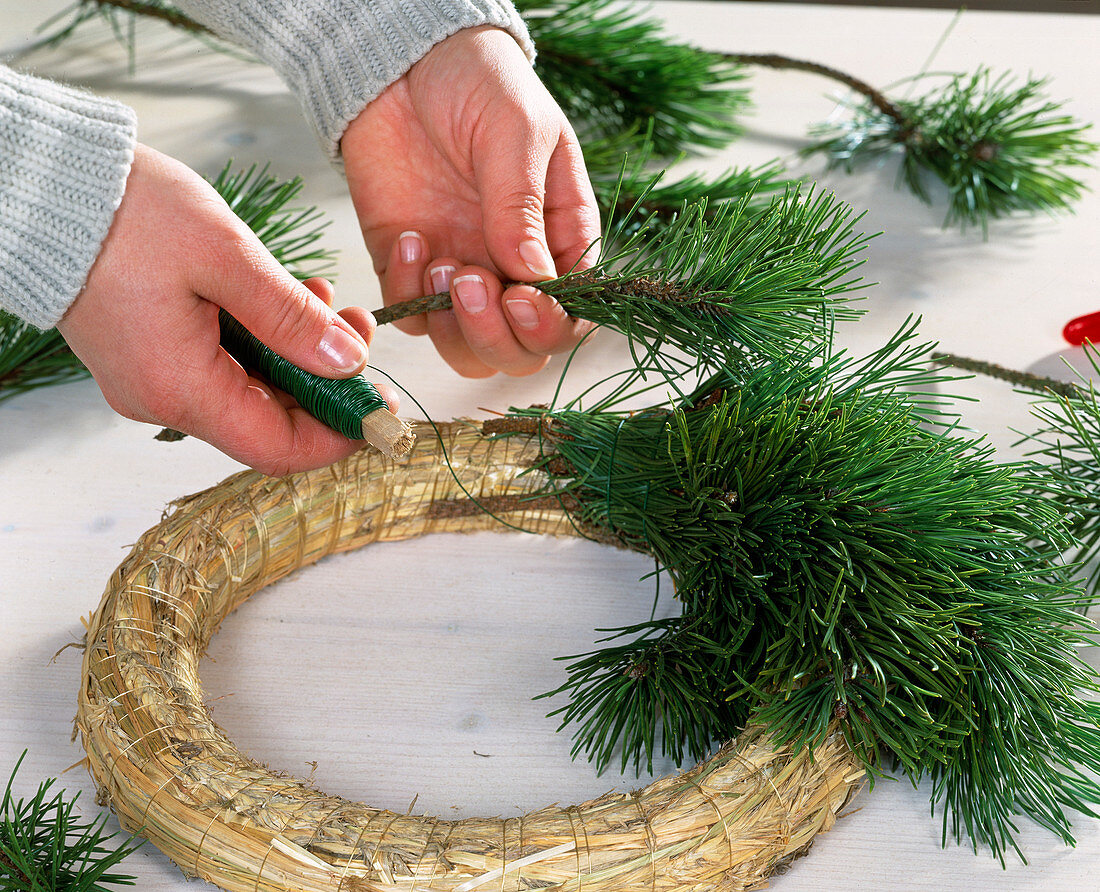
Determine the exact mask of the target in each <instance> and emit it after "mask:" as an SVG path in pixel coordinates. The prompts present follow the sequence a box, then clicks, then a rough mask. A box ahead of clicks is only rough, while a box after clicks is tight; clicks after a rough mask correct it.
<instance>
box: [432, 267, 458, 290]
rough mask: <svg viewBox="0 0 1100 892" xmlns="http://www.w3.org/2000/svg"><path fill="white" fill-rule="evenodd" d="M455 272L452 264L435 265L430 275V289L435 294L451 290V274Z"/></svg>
mask: <svg viewBox="0 0 1100 892" xmlns="http://www.w3.org/2000/svg"><path fill="white" fill-rule="evenodd" d="M454 274H455V268H454V267H453V266H437V267H435V268H434V269H432V271H431V273H430V275H431V280H432V290H433V291H434V292H435V293H436V294H443V292H445V291H450V290H451V276H453V275H454Z"/></svg>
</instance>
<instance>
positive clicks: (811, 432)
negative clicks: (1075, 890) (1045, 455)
mask: <svg viewBox="0 0 1100 892" xmlns="http://www.w3.org/2000/svg"><path fill="white" fill-rule="evenodd" d="M914 338H915V326H914V325H912V324H911V325H909V326H907V327H906V328H905V329H903V330H902V331H901V332H899V334H898V335H897V336H896V337H895V338H894V339H893V340H892V341H891V342H890V343H888V344H887V345H885V346H884V347H883V348H882V349H881V350H879V351H876V353H874V354H872V355H871V356H869V357H866V358H865V359H863V360H860V361H857V360H855V359H853V358H851V357H847V356H844V355H842V354H836V353H832V352H831V351H830V349H829V347H828V345H827V344H826V345H819V347H818V348H817V349H816V350H814V351H806V352H803V353H802V354H792V355H791V356H788V357H779V356H777V357H769V358H768V359H767V360H764V361H760V362H756V363H754V364H751V365H746V366H741V367H737V368H733V367H730V368H724V369H720V370H718V371H717V372H716V373H715V374H714V375H713V376H711V377H710V378H708V379H706V380H704V381H702V382H701V383H700V384H699V385H698V386H697V387H696V388H695V389H694V390H692V391H691V392H689V393H688V394H687V395H686V396H685V397H683V398H678V399H676V400H674V401H672V402H666V403H660V404H657V405H654V406H653V407H651V408H650V409H648V410H641V411H638V410H635V411H629V412H628V411H620V410H617V409H616V408H615V407H614V405H613V403H612V402H610V401H609V402H605V403H603V404H598V405H595V406H590V407H586V408H585V410H584V411H580V410H579V408H578V407H576V406H566V407H564V408H560V409H549V410H547V409H545V408H538V409H531V410H526V411H522V412H516V413H515V414H517V415H520V416H523V417H532V416H533V417H535V418H538V419H540V424H539V429H540V430H542V431H543V432H544V437H545V440H546V442H547V444H548V446H547V458H546V463H545V470H546V471H547V473H548V474H549V475H550V477H551V478H552V483H551V484H550V486H549V487H548V488H547V491H546V492H543V493H539V494H538V496H539V497H545V496H546V495H556V496H558V497H559V498H560V499H561V501H562V504H563V505H566V506H568V507H569V508H570V510H571V511H572V513H573V515H574V517H575V519H576V521H577V523H578V524H579V525H580V526H581V528H582V529H583V528H588V529H592V530H595V531H600V532H599V534H598V535H599V537H600V538H607V537H611V538H615V539H618V540H619V541H622V542H624V543H625V544H627V545H630V546H632V547H634V548H639V549H642V550H644V551H647V552H648V553H650V554H652V555H653V556H654V558H655V559H656V560H657V562H658V565H659V566H660V568H661V569H662V570H664V571H666V572H667V573H668V574H669V575H670V576H671V578H672V579H673V581H674V583H675V586H676V596H677V599H678V600H679V602H680V604H681V607H682V615H681V616H679V617H676V618H674V619H671V620H666V621H661V622H653V623H648V624H642V625H640V626H635V627H632V628H628V629H620V630H615V637H614V641H615V643H614V644H610V645H608V644H603V645H602V646H601V647H600V648H599V649H598V650H596V651H594V652H592V653H589V654H585V655H580V656H577V657H573V658H570V663H569V665H568V678H567V680H566V681H565V683H564V684H563V685H562V686H561V687H560V688H559V689H558V690H557V691H555V692H553V693H556V694H565V695H568V697H569V702H568V703H567V705H565V706H564V707H562V708H561V709H559V710H558V712H557V714H558V715H559V716H560V717H561V719H562V723H563V727H564V726H572V727H573V729H574V738H575V746H574V752H575V753H578V754H579V753H584V754H586V755H587V756H588V757H589V758H590V759H592V760H594V761H595V762H596V764H597V765H598V766H599V767H601V768H602V767H603V766H605V765H606V764H607V763H608V762H609V761H610V760H611V758H612V757H613V756H614V755H615V754H616V753H619V754H620V756H621V760H622V764H623V766H624V767H625V766H626V765H627V764H629V763H631V762H633V764H634V765H635V767H642V766H649V765H650V764H651V760H652V757H653V754H654V752H655V751H656V749H657V746H658V744H659V745H660V747H661V749H662V751H663V752H665V753H666V754H670V755H673V756H675V757H677V758H679V759H682V758H699V757H701V756H703V755H705V753H706V751H707V748H708V745H709V742H710V740H714V739H721V738H723V737H727V736H730V735H732V734H734V733H736V732H737V731H738V730H739V728H740V727H742V725H743V723H744V722H745V721H748V720H750V719H751V720H753V721H760V722H762V723H764V724H765V725H766V726H767V727H768V728H769V729H770V730H771V732H772V733H774V734H776V735H777V736H778V738H779V739H780V740H782V741H789V742H792V743H794V744H795V745H797V746H800V747H801V746H811V747H812V746H814V745H815V744H817V743H820V742H821V741H822V740H823V739H824V738H825V736H827V735H828V734H829V733H831V730H832V729H833V728H834V727H839V729H840V731H841V733H843V734H844V735H845V737H846V739H847V740H848V741H849V743H850V744H851V746H852V748H853V751H854V752H856V753H857V754H859V755H860V756H861V758H862V759H863V761H864V763H865V765H866V766H867V768H868V769H869V770H871V771H872V772H877V771H881V770H883V768H884V767H886V766H887V765H889V764H890V763H891V762H896V763H897V764H898V765H899V766H900V767H901V769H902V770H903V771H904V772H905V773H906V774H907V775H908V776H909V777H910V778H911V779H912V780H913V781H914V783H915V782H917V781H919V780H920V779H922V778H925V777H928V778H931V779H932V781H933V789H934V793H933V802H934V804H936V805H937V806H939V807H940V808H942V810H943V813H944V827H945V834H950V835H951V836H953V837H955V838H964V837H969V838H970V839H971V840H972V841H973V842H974V843H975V844H979V843H980V844H984V845H987V846H989V847H990V849H991V850H992V852H993V854H994V855H996V856H997V857H999V858H1001V859H1002V860H1003V858H1004V855H1005V854H1006V852H1007V851H1008V850H1009V849H1013V848H1015V847H1016V842H1015V836H1016V830H1015V827H1014V824H1013V820H1014V816H1016V815H1020V814H1023V815H1027V816H1029V817H1031V818H1032V819H1034V820H1036V821H1038V822H1039V823H1041V824H1042V825H1043V826H1045V827H1048V828H1050V829H1051V830H1053V831H1054V832H1056V833H1057V834H1058V835H1059V836H1060V837H1061V838H1063V839H1064V840H1066V841H1071V840H1072V833H1071V828H1070V819H1069V817H1068V815H1069V813H1070V812H1073V811H1077V812H1083V813H1085V814H1092V812H1093V810H1094V809H1095V807H1096V805H1097V803H1100V785H1098V784H1097V782H1096V780H1095V774H1094V773H1095V772H1098V771H1100V709H1098V707H1097V706H1096V704H1095V703H1094V702H1091V700H1090V698H1091V697H1093V696H1095V695H1096V694H1097V693H1100V677H1098V675H1097V673H1096V672H1095V671H1094V670H1093V669H1092V668H1091V667H1089V666H1088V664H1086V663H1084V662H1083V661H1082V660H1081V657H1080V649H1081V647H1082V646H1084V645H1087V644H1095V643H1098V642H1097V634H1096V630H1095V629H1094V627H1093V626H1092V624H1091V623H1088V622H1087V621H1085V620H1084V619H1083V618H1082V617H1081V616H1080V614H1079V613H1078V612H1077V609H1078V608H1079V607H1080V605H1081V603H1082V595H1081V592H1080V590H1079V589H1078V587H1077V586H1076V584H1075V582H1074V581H1073V579H1072V578H1071V574H1070V572H1069V570H1068V569H1067V568H1066V567H1065V566H1064V565H1063V563H1062V560H1061V554H1062V553H1063V551H1064V550H1065V549H1067V548H1069V547H1070V546H1071V544H1072V541H1073V539H1072V535H1071V530H1070V529H1069V528H1068V527H1067V525H1066V522H1065V516H1064V515H1065V511H1064V509H1063V507H1062V503H1061V502H1060V501H1059V500H1055V499H1052V498H1051V495H1052V494H1054V492H1055V490H1056V487H1055V485H1054V484H1052V483H1051V479H1050V476H1049V474H1048V472H1047V470H1046V468H1045V467H1044V466H1042V465H1040V464H1038V463H1035V462H1022V463H1014V464H998V463H997V462H995V461H994V460H993V457H992V454H991V450H990V448H989V447H988V446H986V445H984V444H983V443H981V442H980V441H979V440H976V439H971V438H967V437H963V436H960V435H959V434H958V432H957V431H956V430H955V429H954V428H953V427H951V426H950V425H948V426H947V427H943V426H942V425H941V426H940V427H939V428H938V429H934V428H929V426H928V425H927V421H928V420H929V415H928V411H927V409H928V406H927V404H926V403H925V402H923V401H922V400H919V399H918V400H917V401H916V402H914V400H913V398H912V397H911V396H910V394H909V390H910V389H915V390H917V391H918V392H923V393H926V394H931V393H933V392H934V391H935V390H936V387H937V384H938V383H939V382H940V381H942V378H940V377H939V376H940V375H941V374H942V373H940V372H937V371H935V370H934V368H933V367H930V364H929V362H928V353H929V349H930V348H929V346H928V345H920V344H917V343H916V342H915V341H914ZM650 370H651V371H653V372H654V373H655V374H660V371H661V370H660V368H659V367H658V366H657V365H656V364H653V365H651V367H650ZM625 396H628V395H627V394H622V393H620V394H616V397H615V399H616V400H621V399H623V398H624V397H625ZM934 417H935V416H934ZM938 417H939V418H940V420H941V421H946V419H945V418H943V416H938ZM623 639H625V641H624V640H623ZM1090 772H1091V773H1090ZM1017 851H1018V850H1017Z"/></svg>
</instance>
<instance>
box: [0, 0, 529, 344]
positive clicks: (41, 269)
mask: <svg viewBox="0 0 1100 892" xmlns="http://www.w3.org/2000/svg"><path fill="white" fill-rule="evenodd" d="M177 5H178V6H179V7H180V8H181V9H183V10H184V11H185V12H187V13H188V14H189V15H191V16H193V17H194V18H195V19H197V20H198V21H201V22H202V23H203V24H205V25H207V26H208V27H210V28H212V29H213V30H214V31H215V32H217V33H218V34H220V35H222V36H223V37H226V38H228V39H229V40H232V41H234V42H236V43H238V44H239V45H241V46H243V47H245V48H247V49H249V50H251V51H252V52H253V53H255V54H256V55H257V56H259V57H260V58H261V59H263V60H264V61H266V62H268V63H269V64H270V65H271V66H272V67H274V68H275V70H276V71H278V72H279V74H280V75H281V76H282V77H283V79H284V80H285V81H286V82H287V84H288V85H289V86H290V88H291V89H292V90H293V91H294V92H295V93H296V94H297V96H298V98H299V100H300V101H301V103H302V106H303V108H304V110H305V114H306V117H307V119H308V120H309V122H310V123H311V124H312V126H313V128H314V130H315V131H316V133H317V136H318V138H319V139H320V141H321V144H322V146H323V147H324V148H325V150H326V151H327V152H328V153H329V155H330V156H331V157H333V158H334V159H335V158H337V157H338V154H339V142H340V137H341V135H342V134H343V132H344V130H345V129H346V127H347V125H348V124H349V123H350V122H351V121H352V120H354V119H355V117H356V115H358V114H359V112H360V111H362V109H363V108H364V107H365V106H366V105H367V103H369V102H370V101H371V100H372V99H374V98H375V97H376V96H377V95H378V94H379V93H381V92H382V90H384V89H385V88H386V87H387V86H388V85H389V84H391V83H392V82H393V81H395V80H397V79H398V78H399V77H401V75H403V74H404V73H405V72H406V71H407V70H408V69H409V68H410V67H411V66H412V65H413V63H414V62H416V61H417V60H418V59H420V58H421V57H422V56H424V55H425V54H426V53H427V52H428V50H430V49H431V48H432V47H433V46H434V45H435V44H437V43H438V42H439V41H441V40H443V39H444V38H446V37H449V36H450V35H452V34H454V33H455V32H457V31H460V30H462V29H463V28H468V27H472V26H475V25H483V24H488V25H496V26H499V27H502V28H505V29H507V30H508V31H509V32H510V33H511V34H512V35H513V36H514V37H515V38H516V40H517V41H519V43H520V45H521V46H522V47H523V48H524V50H525V51H526V52H527V54H528V56H529V57H531V56H533V48H532V47H531V43H530V39H529V37H528V35H527V31H526V29H525V27H524V25H523V22H522V20H521V19H520V18H519V15H518V14H517V13H516V11H515V9H514V8H513V7H512V5H511V4H510V3H509V2H508V0H177ZM136 131H137V127H136V121H135V117H134V113H133V111H132V110H130V109H129V108H127V107H126V106H124V105H122V104H120V103H117V102H113V101H111V100H107V99H101V98H98V97H95V96H91V95H89V94H87V93H84V92H81V91H78V90H73V89H71V88H68V87H63V86H61V85H59V84H56V83H53V82H51V81H46V80H42V79H40V78H34V77H30V76H28V75H25V74H19V73H17V72H15V71H12V70H11V69H9V68H5V67H3V66H0V307H3V308H4V309H6V310H8V311H9V312H12V313H14V314H15V315H17V316H19V317H21V318H23V319H25V320H27V321H28V322H30V323H32V324H34V325H36V326H39V327H40V328H49V327H50V326H52V325H54V324H56V323H57V321H58V320H59V319H60V318H61V317H62V315H64V313H65V310H66V309H68V307H69V304H71V303H72V302H73V300H74V299H75V298H76V296H77V294H79V292H80V289H81V288H82V287H83V285H84V281H85V279H86V278H87V276H88V272H89V270H90V269H91V267H92V264H93V262H94V261H95V258H96V255H97V254H98V253H99V249H100V245H101V244H102V243H103V239H104V238H105V237H106V235H107V230H108V228H109V227H110V225H111V219H112V217H113V216H114V212H115V210H116V209H117V208H118V206H119V203H120V202H121V201H122V193H123V191H124V189H125V186H126V177H127V175H128V173H129V170H130V164H131V162H132V161H133V154H134V143H135V140H136Z"/></svg>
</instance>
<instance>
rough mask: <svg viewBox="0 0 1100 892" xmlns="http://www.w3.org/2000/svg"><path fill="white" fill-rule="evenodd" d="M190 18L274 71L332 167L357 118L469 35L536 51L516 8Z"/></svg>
mask: <svg viewBox="0 0 1100 892" xmlns="http://www.w3.org/2000/svg"><path fill="white" fill-rule="evenodd" d="M177 5H178V6H179V7H180V9H182V10H184V11H185V12H187V13H188V14H189V15H191V16H193V17H194V18H195V19H197V20H198V21H200V22H202V23H203V24H204V25H206V26H207V27H209V28H211V29H212V30H213V31H215V32H216V33H217V34H219V35H220V36H222V37H224V38H226V39H227V40H231V41H233V42H234V43H236V44H239V45H241V46H243V47H245V48H247V49H248V50H250V51H252V52H253V53H255V54H256V55H257V56H259V57H260V58H261V59H263V60H264V61H265V62H267V63H268V64H269V65H271V66H272V67H273V68H274V69H275V70H276V71H277V72H278V73H279V74H280V75H281V76H282V78H283V80H285V81H286V83H287V84H288V85H289V87H290V88H291V90H293V91H294V93H295V94H296V95H297V96H298V99H299V101H300V102H301V103H302V106H303V108H304V110H305V113H306V117H307V118H308V119H309V121H310V123H311V124H312V125H313V128H314V130H315V132H316V134H317V137H318V139H320V141H321V145H322V146H323V148H324V149H325V151H326V152H327V153H328V155H329V157H330V158H331V159H332V160H334V161H335V160H339V154H340V138H341V137H342V136H343V133H344V131H345V130H346V129H347V126H348V124H350V123H351V122H352V121H353V120H354V119H355V117H356V116H357V115H358V114H359V112H361V111H362V110H363V109H364V108H365V107H366V105H367V104H368V103H369V102H370V101H371V100H372V99H374V98H375V97H376V96H378V94H379V93H381V92H382V91H383V90H384V89H385V88H386V87H388V86H389V85H390V84H391V83H393V82H394V81H395V80H397V79H398V78H400V77H401V76H402V75H403V74H404V73H405V72H406V71H408V70H409V69H410V68H411V67H412V66H413V64H414V63H415V62H416V61H417V60H419V59H420V58H421V57H423V56H424V55H425V54H426V53H427V52H428V50H430V49H431V48H432V47H433V46H435V44H437V43H439V42H440V41H442V40H444V39H445V38H447V37H450V36H451V35H452V34H455V33H456V32H458V31H461V30H462V29H463V28H470V27H473V26H476V25H494V26H497V27H500V28H503V29H505V30H507V31H508V32H509V33H510V34H511V35H512V36H513V37H514V38H515V39H516V41H517V42H518V43H519V44H520V46H521V47H522V48H523V50H524V52H525V53H526V54H527V56H528V58H530V59H534V47H533V46H532V44H531V39H530V37H529V35H528V33H527V28H526V26H525V25H524V24H523V20H522V19H521V18H520V16H519V13H517V12H516V10H515V7H513V6H512V4H511V3H510V2H508V0H178V2H177Z"/></svg>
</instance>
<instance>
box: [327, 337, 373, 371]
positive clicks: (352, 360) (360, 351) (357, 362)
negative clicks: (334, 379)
mask: <svg viewBox="0 0 1100 892" xmlns="http://www.w3.org/2000/svg"><path fill="white" fill-rule="evenodd" d="M317 354H318V355H319V356H320V357H321V361H322V362H323V363H324V364H325V365H327V366H329V367H330V368H333V369H335V370H336V371H338V372H355V371H358V370H359V369H360V368H362V367H363V365H364V364H365V363H366V361H367V348H366V347H365V346H364V345H363V342H362V341H360V340H359V339H358V338H357V337H355V336H354V335H351V334H349V333H348V332H346V331H344V329H342V328H341V327H340V326H339V325H330V326H329V327H328V328H327V329H326V331H325V336H324V337H323V338H321V343H320V344H318V345H317Z"/></svg>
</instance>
